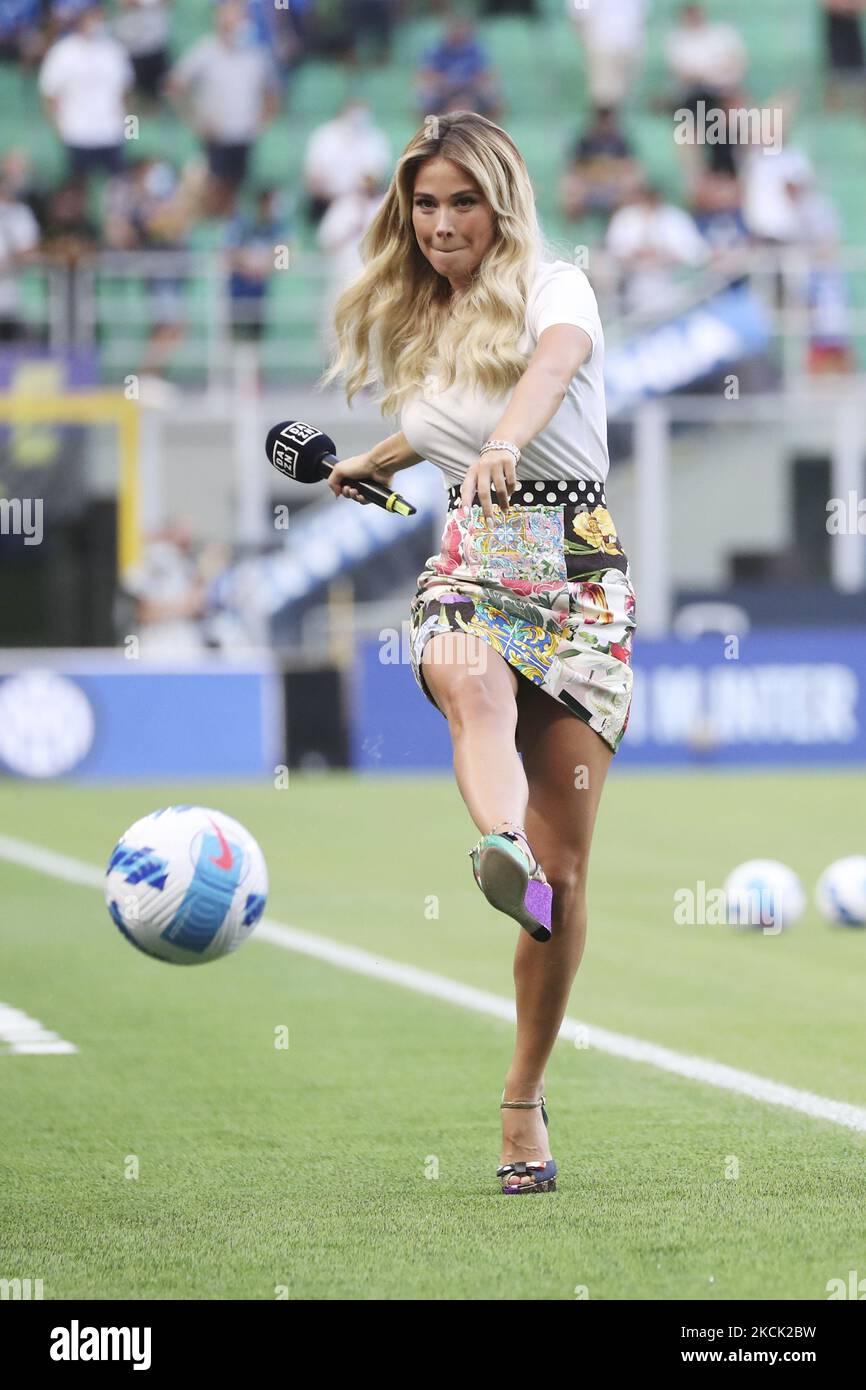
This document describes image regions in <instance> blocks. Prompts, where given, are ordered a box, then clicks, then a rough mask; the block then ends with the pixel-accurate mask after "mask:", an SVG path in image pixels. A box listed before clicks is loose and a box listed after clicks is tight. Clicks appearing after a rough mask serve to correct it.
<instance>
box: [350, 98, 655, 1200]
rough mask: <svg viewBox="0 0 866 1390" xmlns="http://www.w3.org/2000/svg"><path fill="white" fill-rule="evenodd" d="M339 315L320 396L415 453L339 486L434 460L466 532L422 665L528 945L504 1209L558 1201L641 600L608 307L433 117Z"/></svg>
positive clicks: (505, 166)
mask: <svg viewBox="0 0 866 1390" xmlns="http://www.w3.org/2000/svg"><path fill="white" fill-rule="evenodd" d="M362 250H363V257H364V269H363V271H362V272H361V274H360V276H359V277H358V278H357V279H356V280H355V281H354V283H353V284H352V285H351V286H350V287H349V288H348V289H347V290H346V292H345V293H344V294H343V296H342V297H341V299H340V301H339V303H338V305H337V309H336V314H335V328H336V335H337V344H338V346H337V350H336V352H335V356H334V360H333V362H332V364H331V366H330V368H329V371H328V372H327V373H326V375H325V378H324V381H326V382H327V381H332V380H334V379H335V378H336V377H337V376H343V377H345V379H346V389H347V395H348V398H349V400H350V401H351V399H352V396H353V395H354V394H355V393H356V392H358V391H359V390H360V389H361V388H362V387H364V386H367V385H377V386H379V387H381V388H382V393H381V396H380V403H381V407H382V413H383V414H384V415H388V416H391V417H394V418H396V419H397V420H398V421H399V425H400V430H399V433H397V434H393V435H391V436H390V437H389V438H388V439H385V440H383V441H382V443H380V444H377V445H376V446H375V447H374V448H373V449H371V450H370V451H369V453H366V454H362V455H359V456H356V457H354V458H350V459H347V460H346V461H345V462H343V463H342V464H340V466H339V467H337V468H335V469H334V470H333V472H332V473H331V475H330V486H331V488H332V489H333V491H334V492H335V493H336V494H337V495H338V496H343V497H347V498H352V499H354V500H355V501H361V500H362V499H361V497H360V494H359V493H358V492H357V490H356V489H355V488H353V486H352V483H353V480H355V479H358V478H374V479H377V480H379V481H381V482H387V481H389V480H390V479H391V478H392V477H393V475H394V474H395V473H396V472H397V471H398V470H399V469H402V468H408V467H411V466H412V465H413V464H415V463H418V462H420V461H421V460H422V459H429V460H431V461H432V462H433V463H434V464H436V465H437V466H438V467H439V468H440V469H441V470H442V472H443V474H444V475H445V482H446V485H447V486H448V488H449V493H448V496H449V510H448V518H447V522H446V526H445V531H444V534H443V537H442V545H441V549H440V552H439V554H437V555H435V556H431V557H430V559H429V560H428V561H427V563H426V566H425V568H424V570H423V571H422V573H421V574H420V576H419V578H418V587H417V592H416V594H415V597H414V599H413V601H412V607H411V629H412V666H413V672H414V675H415V678H416V680H417V682H418V685H419V686H420V688H421V690H422V691H423V693H424V694H425V695H426V696H427V698H428V699H430V700H431V701H432V702H433V704H434V705H435V706H436V707H437V708H438V709H439V711H440V712H441V713H442V714H443V715H444V716H445V718H446V719H447V721H448V726H449V730H450V734H451V739H452V743H453V748H454V768H455V773H456V777H457V783H458V786H459V789H460V792H461V795H462V796H463V800H464V801H465V803H466V807H467V809H468V811H469V814H470V815H471V817H472V819H473V821H474V822H475V824H476V826H477V827H478V830H479V832H480V834H481V839H480V840H479V841H478V843H477V844H476V845H475V847H474V848H473V849H472V850H471V851H470V854H471V858H472V869H473V873H474V875H475V879H476V882H477V883H478V886H479V887H480V889H481V891H482V892H483V893H484V895H485V897H486V898H487V899H488V901H489V902H490V903H491V904H492V905H493V906H494V907H496V908H498V909H499V910H500V911H502V912H504V913H507V914H508V915H509V916H511V917H513V918H514V920H515V921H517V922H519V923H520V926H521V927H522V928H523V930H522V931H521V933H520V935H519V939H518V943H517V953H516V956H515V960H514V979H515V985H516V999H517V1033H516V1041H515V1049H514V1056H513V1059H512V1062H511V1065H510V1067H509V1069H508V1073H507V1075H506V1078H505V1090H504V1092H503V1096H502V1107H501V1108H502V1118H503V1136H502V1153H501V1159H500V1167H499V1168H498V1170H497V1177H499V1178H500V1179H501V1183H502V1191H503V1192H505V1193H507V1194H509V1195H510V1194H517V1193H529V1192H549V1191H552V1190H553V1189H554V1188H555V1186H556V1163H555V1162H554V1160H553V1158H552V1156H551V1153H550V1148H549V1146H548V1141H547V1113H546V1110H545V1106H544V1099H545V1097H544V1072H545V1066H546V1063H547V1059H548V1057H549V1055H550V1052H551V1050H552V1048H553V1045H554V1042H555V1041H556V1037H557V1033H558V1031H559V1027H560V1024H561V1022H562V1019H563V1015H564V1013H565V1009H566V1005H567V1002H568V996H569V992H570V989H571V985H572V981H573V979H574V975H575V972H576V970H577V967H578V965H579V963H580V958H581V955H582V953H583V946H584V938H585V933H586V877H587V867H588V862H589V850H590V843H591V840H592V832H593V826H594V823H595V819H596V812H597V810H598V804H599V798H600V796H601V792H602V788H603V786H604V781H605V776H606V773H607V770H608V767H609V764H610V762H611V759H612V757H613V755H614V753H615V752H616V749H617V747H618V746H619V743H620V740H621V738H622V736H623V733H624V732H625V727H626V723H627V721H628V712H629V705H630V698H631V687H632V673H631V668H630V664H629V663H630V650H631V639H632V633H633V631H634V626H635V620H634V606H635V605H634V590H633V589H632V586H631V582H630V578H629V567H628V561H627V559H626V557H625V555H624V554H623V551H622V548H621V546H620V544H619V540H618V538H617V535H616V531H615V528H614V524H613V521H612V520H611V517H610V513H609V512H608V510H607V508H606V505H605V497H604V481H605V476H606V474H607V470H608V456H607V442H606V434H607V432H606V419H605V405H604V387H603V378H602V364H603V354H604V339H603V335H602V330H601V324H600V322H599V317H598V309H597V306H596V301H595V296H594V295H593V292H592V289H591V288H590V286H589V283H588V281H587V279H586V277H585V276H584V274H583V272H582V271H581V270H579V269H577V267H575V266H573V265H571V264H570V263H568V262H565V261H557V260H547V259H545V258H544V251H543V244H542V240H541V237H540V234H539V229H538V222H537V217H536V210H535V201H534V197H533V192H532V186H531V184H530V181H529V177H528V174H527V171H526V166H525V164H524V162H523V159H522V157H521V155H520V152H519V151H518V149H517V147H516V146H515V145H514V143H513V141H512V140H511V139H510V138H509V136H508V135H507V134H506V133H505V131H503V130H501V129H500V128H499V127H498V126H496V125H494V124H493V123H492V122H491V121H489V120H487V119H485V117H483V116H480V115H477V114H476V113H474V112H469V111H457V112H452V113H450V114H449V115H447V116H440V117H435V118H434V117H431V118H429V119H428V120H427V122H426V124H425V128H424V130H423V131H420V132H419V133H418V134H417V135H416V136H415V137H414V139H412V140H411V141H410V143H409V145H408V146H407V148H406V150H405V151H404V153H403V155H402V156H401V158H400V159H399V161H398V164H397V168H396V172H395V175H394V179H393V181H392V183H391V186H390V188H389V189H388V192H387V194H386V196H385V199H384V201H383V203H382V206H381V208H380V209H379V211H378V213H377V215H376V217H375V218H374V220H373V222H372V224H371V226H370V228H369V230H368V232H367V235H366V237H365V240H364V245H363V248H362Z"/></svg>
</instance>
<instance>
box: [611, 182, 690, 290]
mask: <svg viewBox="0 0 866 1390" xmlns="http://www.w3.org/2000/svg"><path fill="white" fill-rule="evenodd" d="M605 245H606V248H607V250H608V252H609V253H610V255H611V256H612V257H613V259H614V262H615V264H616V266H617V268H618V270H619V273H620V277H621V287H622V291H623V298H624V305H625V308H626V309H627V310H628V311H629V312H630V313H633V314H635V315H637V316H640V317H664V316H665V315H669V314H671V313H673V312H674V311H675V310H676V307H677V299H678V283H679V277H678V274H677V272H678V271H679V270H681V269H682V268H683V267H686V266H700V265H704V264H705V263H706V261H707V258H708V247H707V245H706V242H705V241H704V239H703V237H702V236H701V234H700V232H699V231H698V229H697V227H696V226H695V223H694V221H693V219H692V218H691V217H690V216H689V214H688V213H687V212H685V211H684V210H683V209H682V208H678V207H676V206H674V204H672V203H665V202H664V201H663V199H662V197H661V194H660V192H659V191H658V189H657V188H654V187H652V186H651V185H649V184H646V185H644V187H643V188H641V189H640V190H639V192H638V193H637V194H636V195H635V197H634V198H633V199H632V201H631V202H629V203H627V204H626V205H625V206H624V207H621V208H620V209H619V211H618V212H615V213H614V215H613V217H612V218H611V220H610V225H609V227H608V229H607V237H606V240H605Z"/></svg>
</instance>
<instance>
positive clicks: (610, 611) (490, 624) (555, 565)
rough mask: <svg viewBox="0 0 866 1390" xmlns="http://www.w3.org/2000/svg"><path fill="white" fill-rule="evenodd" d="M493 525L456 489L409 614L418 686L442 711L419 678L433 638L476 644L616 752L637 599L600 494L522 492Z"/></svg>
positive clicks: (596, 490)
mask: <svg viewBox="0 0 866 1390" xmlns="http://www.w3.org/2000/svg"><path fill="white" fill-rule="evenodd" d="M493 515H494V521H493V525H492V526H488V524H487V522H486V521H485V518H484V513H483V512H482V510H481V506H480V504H479V503H478V502H477V501H473V503H472V505H471V506H468V507H467V506H464V505H463V504H461V502H460V489H459V488H458V487H452V488H451V489H450V490H449V510H448V518H447V521H446V524H445V530H444V532H443V534H442V545H441V549H440V551H439V554H438V555H431V556H430V558H429V559H428V560H427V562H426V564H425V566H424V569H423V570H422V571H421V574H420V575H419V576H418V586H417V590H416V593H415V596H414V598H413V600H412V605H411V618H410V634H411V644H410V653H411V663H412V671H413V674H414V676H415V680H416V681H417V683H418V685H419V686H420V688H421V690H422V691H423V692H424V694H425V695H426V696H427V698H428V700H430V701H431V703H433V704H434V705H435V703H436V702H435V700H433V697H432V695H431V694H430V691H429V690H428V689H427V686H426V683H425V681H424V677H423V674H422V669H421V657H422V654H423V652H424V648H425V647H426V645H427V643H428V642H429V640H430V638H431V637H433V636H434V635H435V634H436V633H437V632H463V633H465V634H467V635H475V636H478V637H481V638H482V639H483V641H484V642H485V643H487V644H488V646H490V647H492V648H493V650H494V651H496V652H498V653H499V654H500V656H502V657H504V659H505V660H506V661H507V662H508V663H509V665H511V666H513V667H514V669H515V670H516V671H517V672H519V674H520V675H522V676H523V677H525V678H526V679H527V680H530V681H532V682H533V684H534V685H537V686H540V687H541V689H542V690H546V691H547V693H548V694H549V695H552V696H553V698H554V699H555V700H558V701H559V703H560V704H561V705H563V706H564V707H565V708H566V709H568V710H570V711H571V712H572V713H573V714H575V715H577V717H578V718H579V719H582V720H583V721H584V722H585V723H586V724H588V725H589V727H590V728H591V729H595V731H596V733H598V734H599V735H600V736H601V737H602V738H603V739H604V740H605V742H606V743H608V744H609V745H610V747H611V748H612V749H613V751H614V752H616V750H617V749H618V747H619V745H620V742H621V740H622V736H623V734H624V733H625V730H626V726H627V724H628V715H629V706H630V703H631V691H632V670H631V664H630V663H631V648H632V637H633V634H634V631H635V594H634V589H633V588H632V584H631V579H630V575H629V565H628V560H627V558H626V556H625V554H624V553H623V550H622V548H621V546H620V543H619V539H618V537H617V534H616V528H615V526H614V523H613V519H612V517H611V515H610V512H609V511H608V510H607V505H606V503H605V498H604V493H603V491H602V489H601V487H600V485H599V484H598V483H592V482H589V481H586V480H582V481H581V480H577V479H572V480H570V481H568V482H563V481H561V480H557V481H555V482H543V481H535V480H528V481H526V482H520V483H518V485H517V488H516V490H515V492H514V493H513V494H512V498H511V502H510V505H509V508H508V510H507V511H506V512H503V511H502V510H501V508H500V507H499V506H498V505H497V504H495V503H494V506H493ZM473 649H474V644H473ZM428 659H430V658H429V657H428ZM437 708H438V706H437Z"/></svg>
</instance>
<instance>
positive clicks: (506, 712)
mask: <svg viewBox="0 0 866 1390" xmlns="http://www.w3.org/2000/svg"><path fill="white" fill-rule="evenodd" d="M436 698H437V704H439V706H440V708H444V712H445V715H446V718H447V719H448V722H449V724H452V725H457V726H459V727H463V726H466V725H477V724H479V723H481V722H482V721H485V720H490V719H494V720H495V721H496V723H497V727H499V728H500V729H502V728H504V727H508V721H509V720H510V721H511V724H512V726H514V727H516V725H517V706H516V703H515V701H514V699H513V698H512V697H511V696H510V693H509V692H508V690H507V689H505V690H503V689H502V688H501V687H499V688H496V687H492V686H491V684H490V682H488V681H487V680H485V679H484V677H483V676H482V675H480V674H479V673H478V672H477V671H475V670H473V668H472V667H466V668H463V669H453V670H451V671H450V672H449V673H448V676H447V678H446V679H445V680H444V681H443V682H442V689H441V695H437V697H436Z"/></svg>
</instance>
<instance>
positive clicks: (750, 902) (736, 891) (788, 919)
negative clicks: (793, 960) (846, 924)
mask: <svg viewBox="0 0 866 1390" xmlns="http://www.w3.org/2000/svg"><path fill="white" fill-rule="evenodd" d="M724 891H725V897H726V901H727V908H728V921H729V922H731V923H733V924H735V925H736V926H741V927H754V928H756V929H757V930H760V931H782V930H784V929H785V928H786V927H792V926H793V925H794V923H795V922H796V921H798V919H799V918H800V917H802V915H803V911H804V909H805V906H806V895H805V893H804V892H803V885H802V884H801V883H800V880H799V878H798V877H797V875H796V874H795V873H794V871H793V869H789V868H788V866H787V864H780V863H779V862H778V860H776V859H749V860H747V861H746V863H745V864H740V865H738V866H737V868H736V869H734V870H733V871H732V872H731V873H730V874H729V875H728V877H727V879H726V880H725V889H724Z"/></svg>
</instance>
